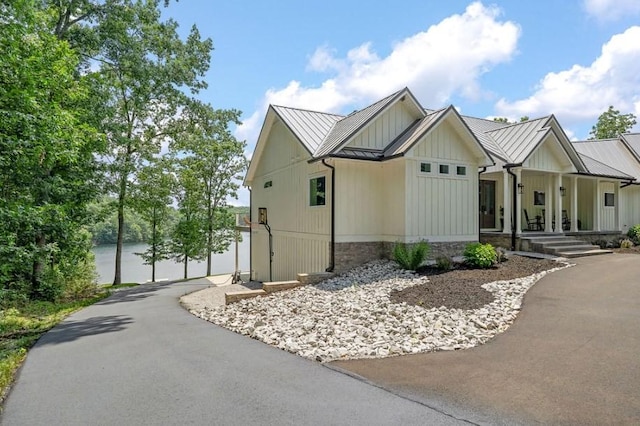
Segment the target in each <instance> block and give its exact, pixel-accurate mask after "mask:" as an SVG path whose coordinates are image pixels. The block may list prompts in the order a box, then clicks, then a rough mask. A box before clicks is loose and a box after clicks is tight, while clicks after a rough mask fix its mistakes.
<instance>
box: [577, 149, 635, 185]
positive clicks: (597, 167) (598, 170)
mask: <svg viewBox="0 0 640 426" xmlns="http://www.w3.org/2000/svg"><path fill="white" fill-rule="evenodd" d="M578 155H579V156H580V159H581V160H582V162H583V163H584V165H585V166H587V171H588V172H589V173H590V174H592V175H596V176H604V177H614V178H623V179H629V180H633V179H635V178H634V177H633V176H630V175H628V174H626V173H625V172H623V171H620V170H618V169H614V168H613V167H610V166H608V165H606V164H604V163H602V162H600V161H598V160H596V159H595V158H591V157H589V156H588V155H585V154H580V153H578Z"/></svg>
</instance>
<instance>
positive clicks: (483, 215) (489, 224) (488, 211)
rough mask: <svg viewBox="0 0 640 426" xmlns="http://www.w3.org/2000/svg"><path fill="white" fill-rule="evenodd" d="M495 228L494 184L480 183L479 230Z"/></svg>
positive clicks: (485, 181) (493, 182) (490, 182)
mask: <svg viewBox="0 0 640 426" xmlns="http://www.w3.org/2000/svg"><path fill="white" fill-rule="evenodd" d="M495 227H496V182H495V181H493V180H481V181H480V228H495Z"/></svg>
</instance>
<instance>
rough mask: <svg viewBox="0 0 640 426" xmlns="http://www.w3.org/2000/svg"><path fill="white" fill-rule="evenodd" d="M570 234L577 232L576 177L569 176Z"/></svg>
mask: <svg viewBox="0 0 640 426" xmlns="http://www.w3.org/2000/svg"><path fill="white" fill-rule="evenodd" d="M571 232H578V176H571Z"/></svg>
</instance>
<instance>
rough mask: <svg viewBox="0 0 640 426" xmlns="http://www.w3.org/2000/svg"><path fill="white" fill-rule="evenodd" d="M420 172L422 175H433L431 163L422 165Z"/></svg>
mask: <svg viewBox="0 0 640 426" xmlns="http://www.w3.org/2000/svg"><path fill="white" fill-rule="evenodd" d="M420 171H421V172H422V173H431V163H420Z"/></svg>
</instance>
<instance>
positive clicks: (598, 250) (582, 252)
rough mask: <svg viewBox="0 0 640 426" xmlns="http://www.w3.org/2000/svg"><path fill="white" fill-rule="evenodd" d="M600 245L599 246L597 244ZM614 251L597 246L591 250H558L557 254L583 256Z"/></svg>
mask: <svg viewBox="0 0 640 426" xmlns="http://www.w3.org/2000/svg"><path fill="white" fill-rule="evenodd" d="M596 247H598V246H596ZM610 253H613V252H612V251H611V250H604V249H601V248H595V249H591V250H568V251H559V252H556V255H558V256H562V257H567V258H572V257H583V256H596V255H600V254H610Z"/></svg>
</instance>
